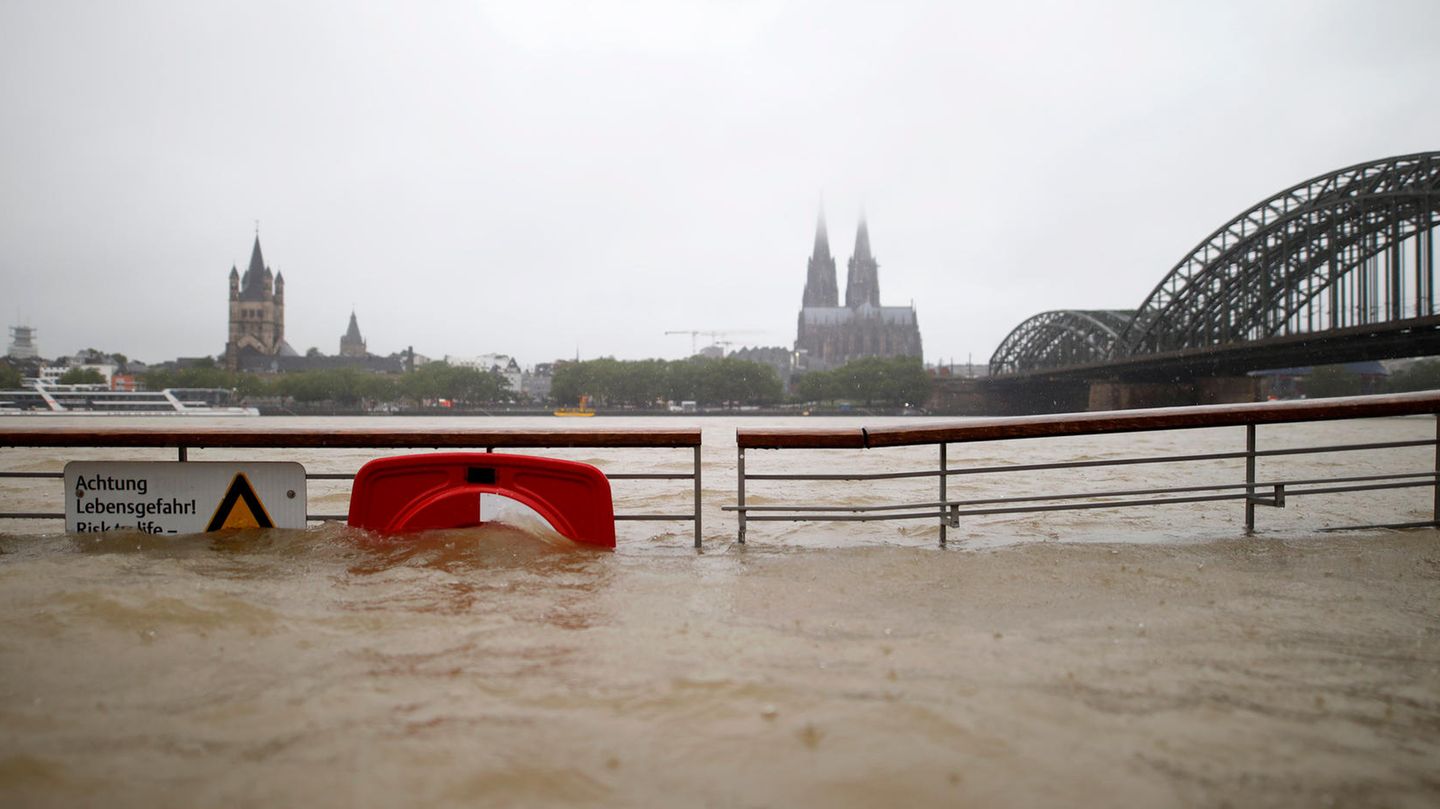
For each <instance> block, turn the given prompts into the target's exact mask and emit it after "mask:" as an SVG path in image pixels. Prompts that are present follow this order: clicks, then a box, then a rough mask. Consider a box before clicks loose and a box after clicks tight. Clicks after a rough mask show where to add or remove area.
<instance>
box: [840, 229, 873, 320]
mask: <svg viewBox="0 0 1440 809" xmlns="http://www.w3.org/2000/svg"><path fill="white" fill-rule="evenodd" d="M865 303H868V304H870V305H871V306H879V305H880V264H879V262H877V261H875V257H874V256H873V255H871V253H870V227H869V226H868V225H867V224H866V223H865V215H864V214H861V215H860V229H859V230H858V231H856V233H855V253H854V254H853V255H852V256H851V257H850V273H849V275H847V276H846V278H845V305H846V306H849V307H855V306H860V305H861V304H865Z"/></svg>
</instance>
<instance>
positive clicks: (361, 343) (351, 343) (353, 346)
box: [340, 310, 369, 357]
mask: <svg viewBox="0 0 1440 809" xmlns="http://www.w3.org/2000/svg"><path fill="white" fill-rule="evenodd" d="M368 353H369V352H367V351H366V350H365V338H363V337H361V336H360V324H359V323H358V322H357V321H356V320H355V312H354V311H353V310H352V311H351V312H350V328H348V329H346V330H345V334H343V335H341V337H340V356H342V357H364V356H368Z"/></svg>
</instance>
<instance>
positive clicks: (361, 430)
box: [0, 417, 701, 548]
mask: <svg viewBox="0 0 1440 809" xmlns="http://www.w3.org/2000/svg"><path fill="white" fill-rule="evenodd" d="M17 418H23V417H17ZM0 447H56V448H66V447H69V448H86V449H97V448H98V449H105V448H120V449H134V448H162V449H173V450H175V452H176V458H177V460H179V461H188V460H189V459H190V457H189V453H190V450H192V449H200V448H225V449H245V450H261V449H302V450H307V451H310V450H343V449H437V450H439V449H448V450H458V449H469V450H478V449H483V450H485V451H486V452H493V451H495V450H497V449H562V448H563V449H602V450H603V449H632V448H634V449H682V450H683V449H689V450H691V463H692V467H691V471H689V472H624V473H616V472H606V474H605V476H606V477H607V478H609V479H610V480H688V481H692V483H693V486H694V494H693V507H692V510H691V512H690V513H689V514H684V513H680V514H658V513H632V514H616V515H615V519H616V520H625V521H636V520H643V521H675V522H693V523H694V528H695V547H697V548H699V547H700V542H701V540H700V536H701V533H700V532H701V519H700V505H701V497H700V482H701V481H700V430H699V428H690V429H665V430H636V429H625V430H620V429H611V430H575V429H557V430H495V429H478V430H477V429H465V428H448V427H447V428H446V429H443V430H435V429H420V428H409V429H392V428H368V427H350V428H338V429H325V430H316V429H302V428H270V429H265V428H250V427H248V426H243V427H242V426H238V425H237V426H232V425H225V426H210V425H206V426H197V427H185V428H181V429H175V428H169V427H165V426H161V427H158V428H152V427H150V426H148V425H147V426H145V427H108V428H107V427H99V428H96V427H90V426H85V427H68V426H67V427H49V426H46V425H34V426H30V425H23V426H12V425H5V426H4V427H0ZM364 460H369V459H368V458H366V459H364ZM361 462H362V463H363V460H362V461H361ZM63 477H64V473H63V472H62V471H60V470H43V471H10V470H4V471H0V480H4V479H11V480H14V479H58V478H63ZM305 477H306V479H307V480H352V479H354V477H355V473H354V472H335V473H331V472H310V471H308V470H307V472H306V475H305ZM346 517H347V515H345V514H323V513H308V514H306V519H307V520H309V521H312V522H314V521H323V520H345V519H346ZM0 519H21V520H63V519H65V514H64V512H48V511H15V510H0Z"/></svg>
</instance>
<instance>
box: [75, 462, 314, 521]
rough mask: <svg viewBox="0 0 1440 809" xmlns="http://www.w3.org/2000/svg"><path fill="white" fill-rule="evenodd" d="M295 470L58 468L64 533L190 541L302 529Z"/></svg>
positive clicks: (258, 466) (147, 465)
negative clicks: (247, 531)
mask: <svg viewBox="0 0 1440 809" xmlns="http://www.w3.org/2000/svg"><path fill="white" fill-rule="evenodd" d="M304 527H305V467H303V466H301V465H300V464H298V463H260V462H257V463H229V462H208V461H194V462H181V461H154V462H151V461H72V462H70V463H68V464H66V465H65V530H66V531H71V532H78V533H92V532H97V531H144V532H147V533H151V534H197V533H202V532H205V531H222V530H226V529H231V528H304Z"/></svg>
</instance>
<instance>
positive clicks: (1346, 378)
mask: <svg viewBox="0 0 1440 809" xmlns="http://www.w3.org/2000/svg"><path fill="white" fill-rule="evenodd" d="M1304 387H1305V395H1306V396H1307V397H1310V398H1313V399H1323V398H1328V397H1331V396H1355V395H1358V394H1360V393H1361V392H1363V391H1362V387H1363V381H1362V380H1361V379H1360V375H1359V374H1357V373H1355V372H1354V371H1351V370H1350V369H1348V368H1346V367H1345V366H1343V365H1320V366H1317V367H1315V368H1313V369H1311V371H1310V375H1309V376H1307V377H1305V383H1304Z"/></svg>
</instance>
